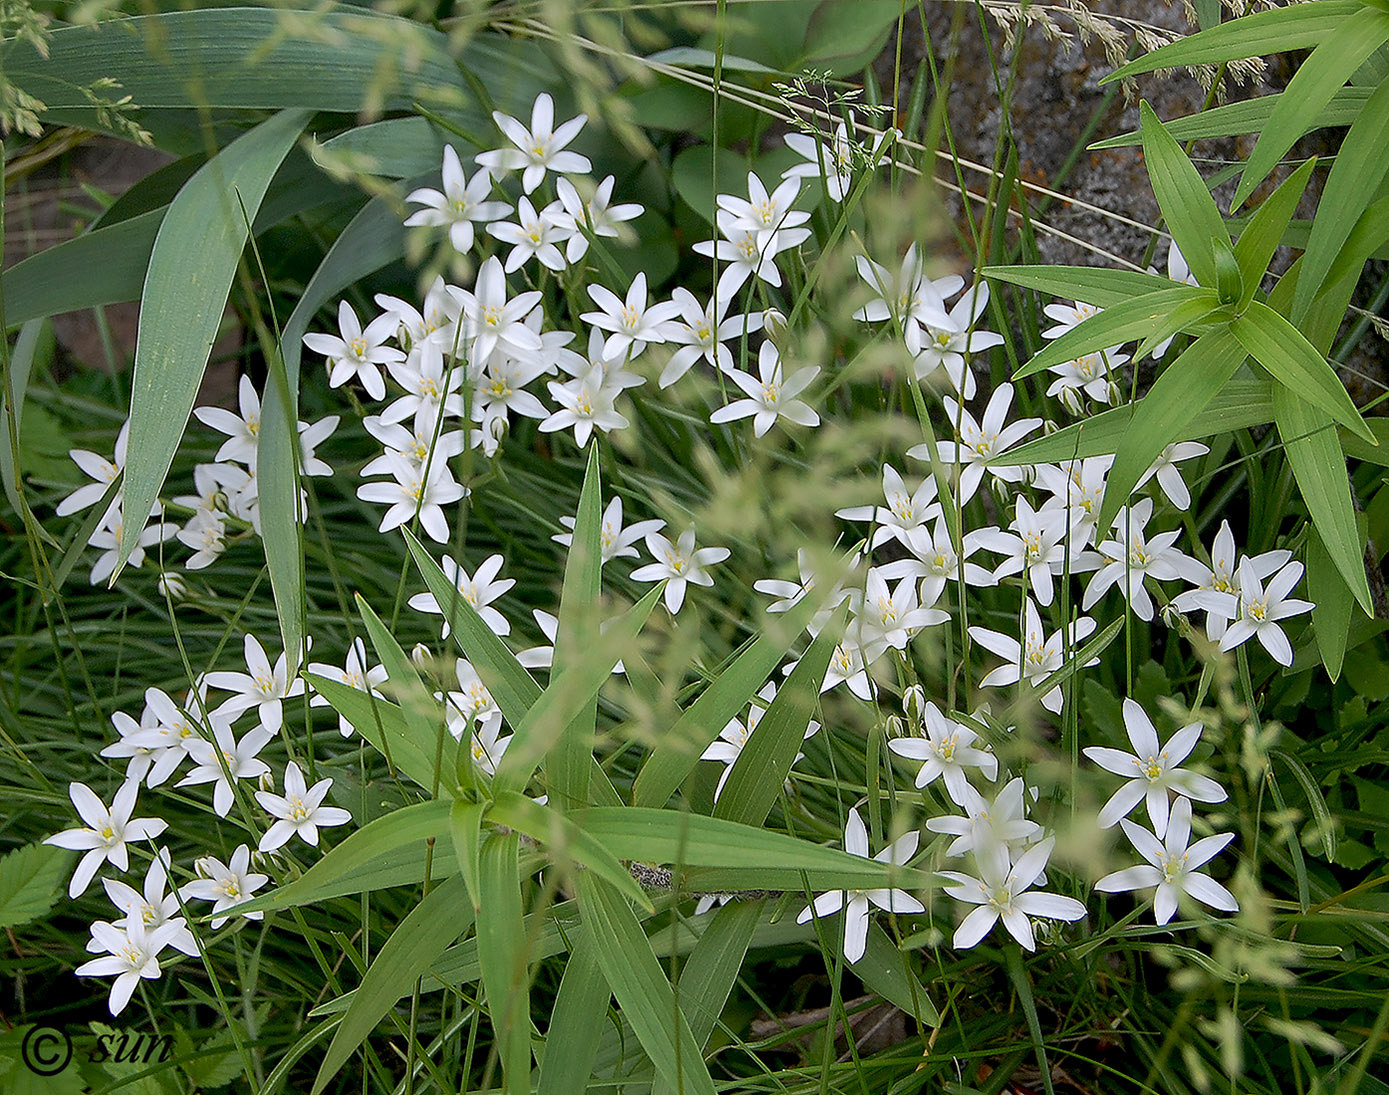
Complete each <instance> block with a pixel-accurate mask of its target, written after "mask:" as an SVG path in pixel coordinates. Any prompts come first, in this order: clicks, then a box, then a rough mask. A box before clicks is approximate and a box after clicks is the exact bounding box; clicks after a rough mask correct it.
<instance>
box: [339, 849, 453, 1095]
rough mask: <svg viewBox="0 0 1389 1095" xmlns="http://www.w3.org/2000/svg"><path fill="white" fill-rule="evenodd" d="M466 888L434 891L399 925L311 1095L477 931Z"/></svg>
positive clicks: (447, 885)
mask: <svg viewBox="0 0 1389 1095" xmlns="http://www.w3.org/2000/svg"><path fill="white" fill-rule="evenodd" d="M472 921H473V916H472V912H471V910H469V908H468V895H467V887H466V886H465V884H464V882H463V878H462V876H460V875H454V876H453V877H452V878H448V879H445V880H444V881H443V882H442V883H440V884H439V885H438V886H436V887H435V888H434V889H432V890H430V891H429V893H427V894H426V895H425V896H424V898H423V899H421V901H420V903H419V904H418V905H416V906H415V907H414V908H413V909H411V910H410V913H409V915H408V916H406V918H405V919H404V920H402V921H401V922H400V924H399V925H397V927H396V929H395V931H393V932H391V937H390V938H389V939H387V940H386V942H385V943H384V944H383V945H382V947H381V949H380V950H379V951H378V952H377V954H376V958H375V960H374V961H373V962H372V963H371V966H370V967H369V968H368V969H367V972H366V974H365V975H364V976H363V977H362V983H361V984H360V985H359V986H358V987H357V991H356V992H354V993H353V994H352V1003H351V1005H350V1006H349V1007H348V1009H347V1014H345V1015H344V1016H343V1017H342V1022H341V1023H339V1024H338V1028H337V1030H336V1031H334V1032H333V1041H332V1042H331V1043H330V1044H329V1046H328V1052H327V1053H326V1054H325V1055H324V1057H323V1063H322V1064H321V1065H320V1066H319V1069H318V1075H317V1077H316V1078H315V1079H314V1084H313V1091H312V1095H318V1093H319V1092H320V1091H322V1090H323V1088H324V1086H325V1085H326V1084H327V1083H328V1081H329V1080H331V1079H332V1078H333V1077H334V1076H335V1075H337V1072H338V1069H340V1068H342V1066H343V1065H344V1064H345V1063H346V1062H347V1059H348V1058H349V1057H350V1056H352V1054H353V1053H355V1052H356V1050H357V1047H358V1046H360V1045H361V1044H362V1043H363V1042H364V1041H366V1039H367V1036H368V1035H370V1034H371V1032H372V1031H373V1030H375V1029H376V1025H377V1024H378V1023H379V1022H381V1020H382V1019H384V1018H385V1017H386V1014H387V1013H388V1012H389V1011H390V1010H391V1008H393V1007H395V1004H396V1001H397V1000H399V999H400V998H401V997H403V996H407V995H409V993H410V991H411V989H412V988H413V987H414V984H415V981H416V979H417V978H419V977H422V976H423V975H424V974H425V973H427V972H428V971H429V967H430V966H431V965H433V963H434V960H435V959H436V958H438V957H439V955H441V954H443V953H444V951H445V950H446V949H447V948H448V946H449V944H451V943H452V942H453V941H454V940H455V939H457V938H458V937H459V936H460V935H462V934H463V933H464V932H465V931H467V930H468V929H469V928H470V927H472Z"/></svg>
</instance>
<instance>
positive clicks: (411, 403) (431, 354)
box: [381, 340, 467, 427]
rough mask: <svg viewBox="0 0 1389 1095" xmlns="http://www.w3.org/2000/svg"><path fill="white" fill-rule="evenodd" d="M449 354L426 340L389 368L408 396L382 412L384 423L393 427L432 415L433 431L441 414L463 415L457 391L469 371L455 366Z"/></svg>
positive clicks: (393, 378)
mask: <svg viewBox="0 0 1389 1095" xmlns="http://www.w3.org/2000/svg"><path fill="white" fill-rule="evenodd" d="M450 350H451V347H441V346H439V345H438V344H437V343H435V342H432V341H428V340H426V341H424V342H421V343H419V344H418V345H416V346H415V347H414V348H413V349H412V350H411V351H410V356H409V357H407V358H405V359H403V360H401V361H398V362H395V363H393V364H391V365H389V366H387V368H389V369H390V371H391V379H392V380H394V381H395V382H396V383H397V384H399V385H400V386H401V387H402V388H404V389H405V394H404V395H402V396H401V397H400V398H399V399H396V400H393V401H392V402H391V404H390V406H388V407H387V408H386V409H385V410H384V411H382V412H381V421H382V422H384V423H387V424H393V423H396V422H404V421H405V420H406V419H407V418H413V419H415V421H417V422H419V421H421V420H422V416H425V415H429V416H430V424H431V427H432V425H433V422H434V420H436V419H437V417H438V415H439V414H440V413H443V414H445V415H455V416H457V415H462V413H463V399H462V397H461V396H460V395H459V394H458V389H459V388H460V387H462V386H463V381H464V380H465V379H466V377H467V370H465V369H464V368H463V367H462V365H459V364H456V363H455V362H454V360H453V357H452V355H451V353H450Z"/></svg>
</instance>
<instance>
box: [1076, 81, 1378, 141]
mask: <svg viewBox="0 0 1389 1095" xmlns="http://www.w3.org/2000/svg"><path fill="white" fill-rule="evenodd" d="M1283 94H1284V93H1283V92H1275V93H1274V94H1272V95H1260V96H1258V97H1257V98H1254V99H1245V100H1242V101H1241V102H1238V103H1226V104H1225V105H1224V106H1217V107H1212V108H1211V109H1210V110H1203V111H1201V113H1199V114H1189V115H1187V116H1186V117H1185V118H1172V119H1169V120H1168V121H1167V122H1166V125H1167V132H1168V133H1170V134H1172V138H1173V140H1177V141H1182V142H1186V141H1199V140H1205V139H1207V138H1210V137H1242V136H1245V135H1246V134H1249V133H1260V132H1262V131H1263V128H1264V127H1265V126H1266V125H1268V117H1269V115H1270V114H1271V113H1272V112H1273V108H1274V107H1275V106H1276V105H1277V103H1278V100H1279V99H1280V98H1282V96H1283ZM1369 97H1370V89H1369V88H1364V87H1343V88H1341V90H1339V91H1338V92H1336V94H1335V95H1334V96H1332V98H1331V102H1329V103H1327V105H1326V106H1325V107H1324V108H1323V109H1322V111H1321V113H1320V114H1318V115H1317V117H1316V120H1315V122H1314V124H1313V126H1312V128H1313V129H1320V128H1322V127H1324V126H1325V127H1334V126H1348V125H1351V124H1353V123H1354V122H1355V119H1356V118H1358V117H1359V116H1360V112H1361V111H1362V110H1364V109H1365V102H1366V100H1368V99H1369ZM1142 140H1143V138H1142V136H1141V135H1140V134H1139V132H1138V130H1136V129H1135V130H1133V131H1131V132H1129V133H1121V134H1120V135H1119V136H1117V137H1109V138H1107V139H1105V140H1103V141H1096V142H1095V143H1094V144H1092V145H1091V146H1090V148H1091V149H1092V150H1095V151H1099V150H1101V149H1106V148H1124V147H1127V146H1129V145H1136V144H1140V143H1142Z"/></svg>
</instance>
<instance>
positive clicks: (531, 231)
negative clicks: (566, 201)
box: [487, 198, 572, 274]
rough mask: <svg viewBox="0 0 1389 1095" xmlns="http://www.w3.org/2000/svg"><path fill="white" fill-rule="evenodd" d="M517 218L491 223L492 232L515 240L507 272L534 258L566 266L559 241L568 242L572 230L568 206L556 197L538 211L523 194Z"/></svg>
mask: <svg viewBox="0 0 1389 1095" xmlns="http://www.w3.org/2000/svg"><path fill="white" fill-rule="evenodd" d="M516 222H517V223H515V224H512V223H511V222H510V221H493V222H492V223H491V224H489V225H488V226H487V231H488V233H490V234H491V235H493V236H496V237H497V239H499V240H501V241H502V242H503V243H509V244H511V253H510V254H509V255H507V257H506V272H507V273H508V274H509V273H511V272H512V271H514V270H519V269H520V268H521V267H522V266H523V265H524V264H525V263H526V261H527V260H528V259H531V258H536V259H539V260H540V265H541V266H544V267H545V268H546V269H547V270H556V271H558V270H563V269H564V266H565V258H564V255H562V254H560V250H559V248H558V247H556V246H555V245H556V244H557V243H564V242H565V241H566V240H567V239H568V238H569V235H570V233H571V232H572V229H571V228H569V227H567V223H572V222H571V221H569V217H568V214H567V213H565V212H564V207H563V206H562V205H560V203H559V202H557V201H553V202H551V203H550V204H549V205H547V206H546V207H545V208H544V209H542V210H540V212H538V213H537V212H536V210H535V206H533V205H531V201H530V199H529V198H522V199H521V200H520V201H519V202H518V203H517V205H516Z"/></svg>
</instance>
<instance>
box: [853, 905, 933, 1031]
mask: <svg viewBox="0 0 1389 1095" xmlns="http://www.w3.org/2000/svg"><path fill="white" fill-rule="evenodd" d="M908 961H909V960H908V958H907V956H906V955H904V954H903V953H902V952H901V951H900V950H898V949H897V948H896V947H894V946H893V945H892V940H891V939H889V938H888V937H887V933H886V932H884V931H883V929H882V928H881V927H879V925H878V924H876V923H873V924H870V925H869V926H868V945H867V946H866V947H865V948H864V952H863V957H862V958H860V959H859V960H858V961H857V962H855V963H854V965H853V970H854V976H856V977H857V978H858V979H859V980H860V981H862V982H863V984H864V987H865V988H867V989H868V990H869V991H870V992H876V993H877V994H878V995H879V996H881V997H882V998H883V999H884V1000H886V1001H888V1002H889V1003H892V1004H896V1005H897V1006H898V1007H899V1008H901V1009H902V1010H903V1011H904V1012H906V1013H907V1014H908V1015H910V1016H911V1017H912V1018H914V1019H915V1020H916V1021H917V1023H919V1024H921V1025H923V1026H929V1027H934V1026H939V1025H940V1012H938V1011H937V1010H936V1006H935V1005H934V1004H932V1003H931V1001H930V999H929V998H928V997H927V995H926V989H925V988H924V987H923V986H922V984H921V981H920V979H919V978H918V977H917V976H916V974H915V973H913V972H912V970H911V968H910V966H909V964H908Z"/></svg>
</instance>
